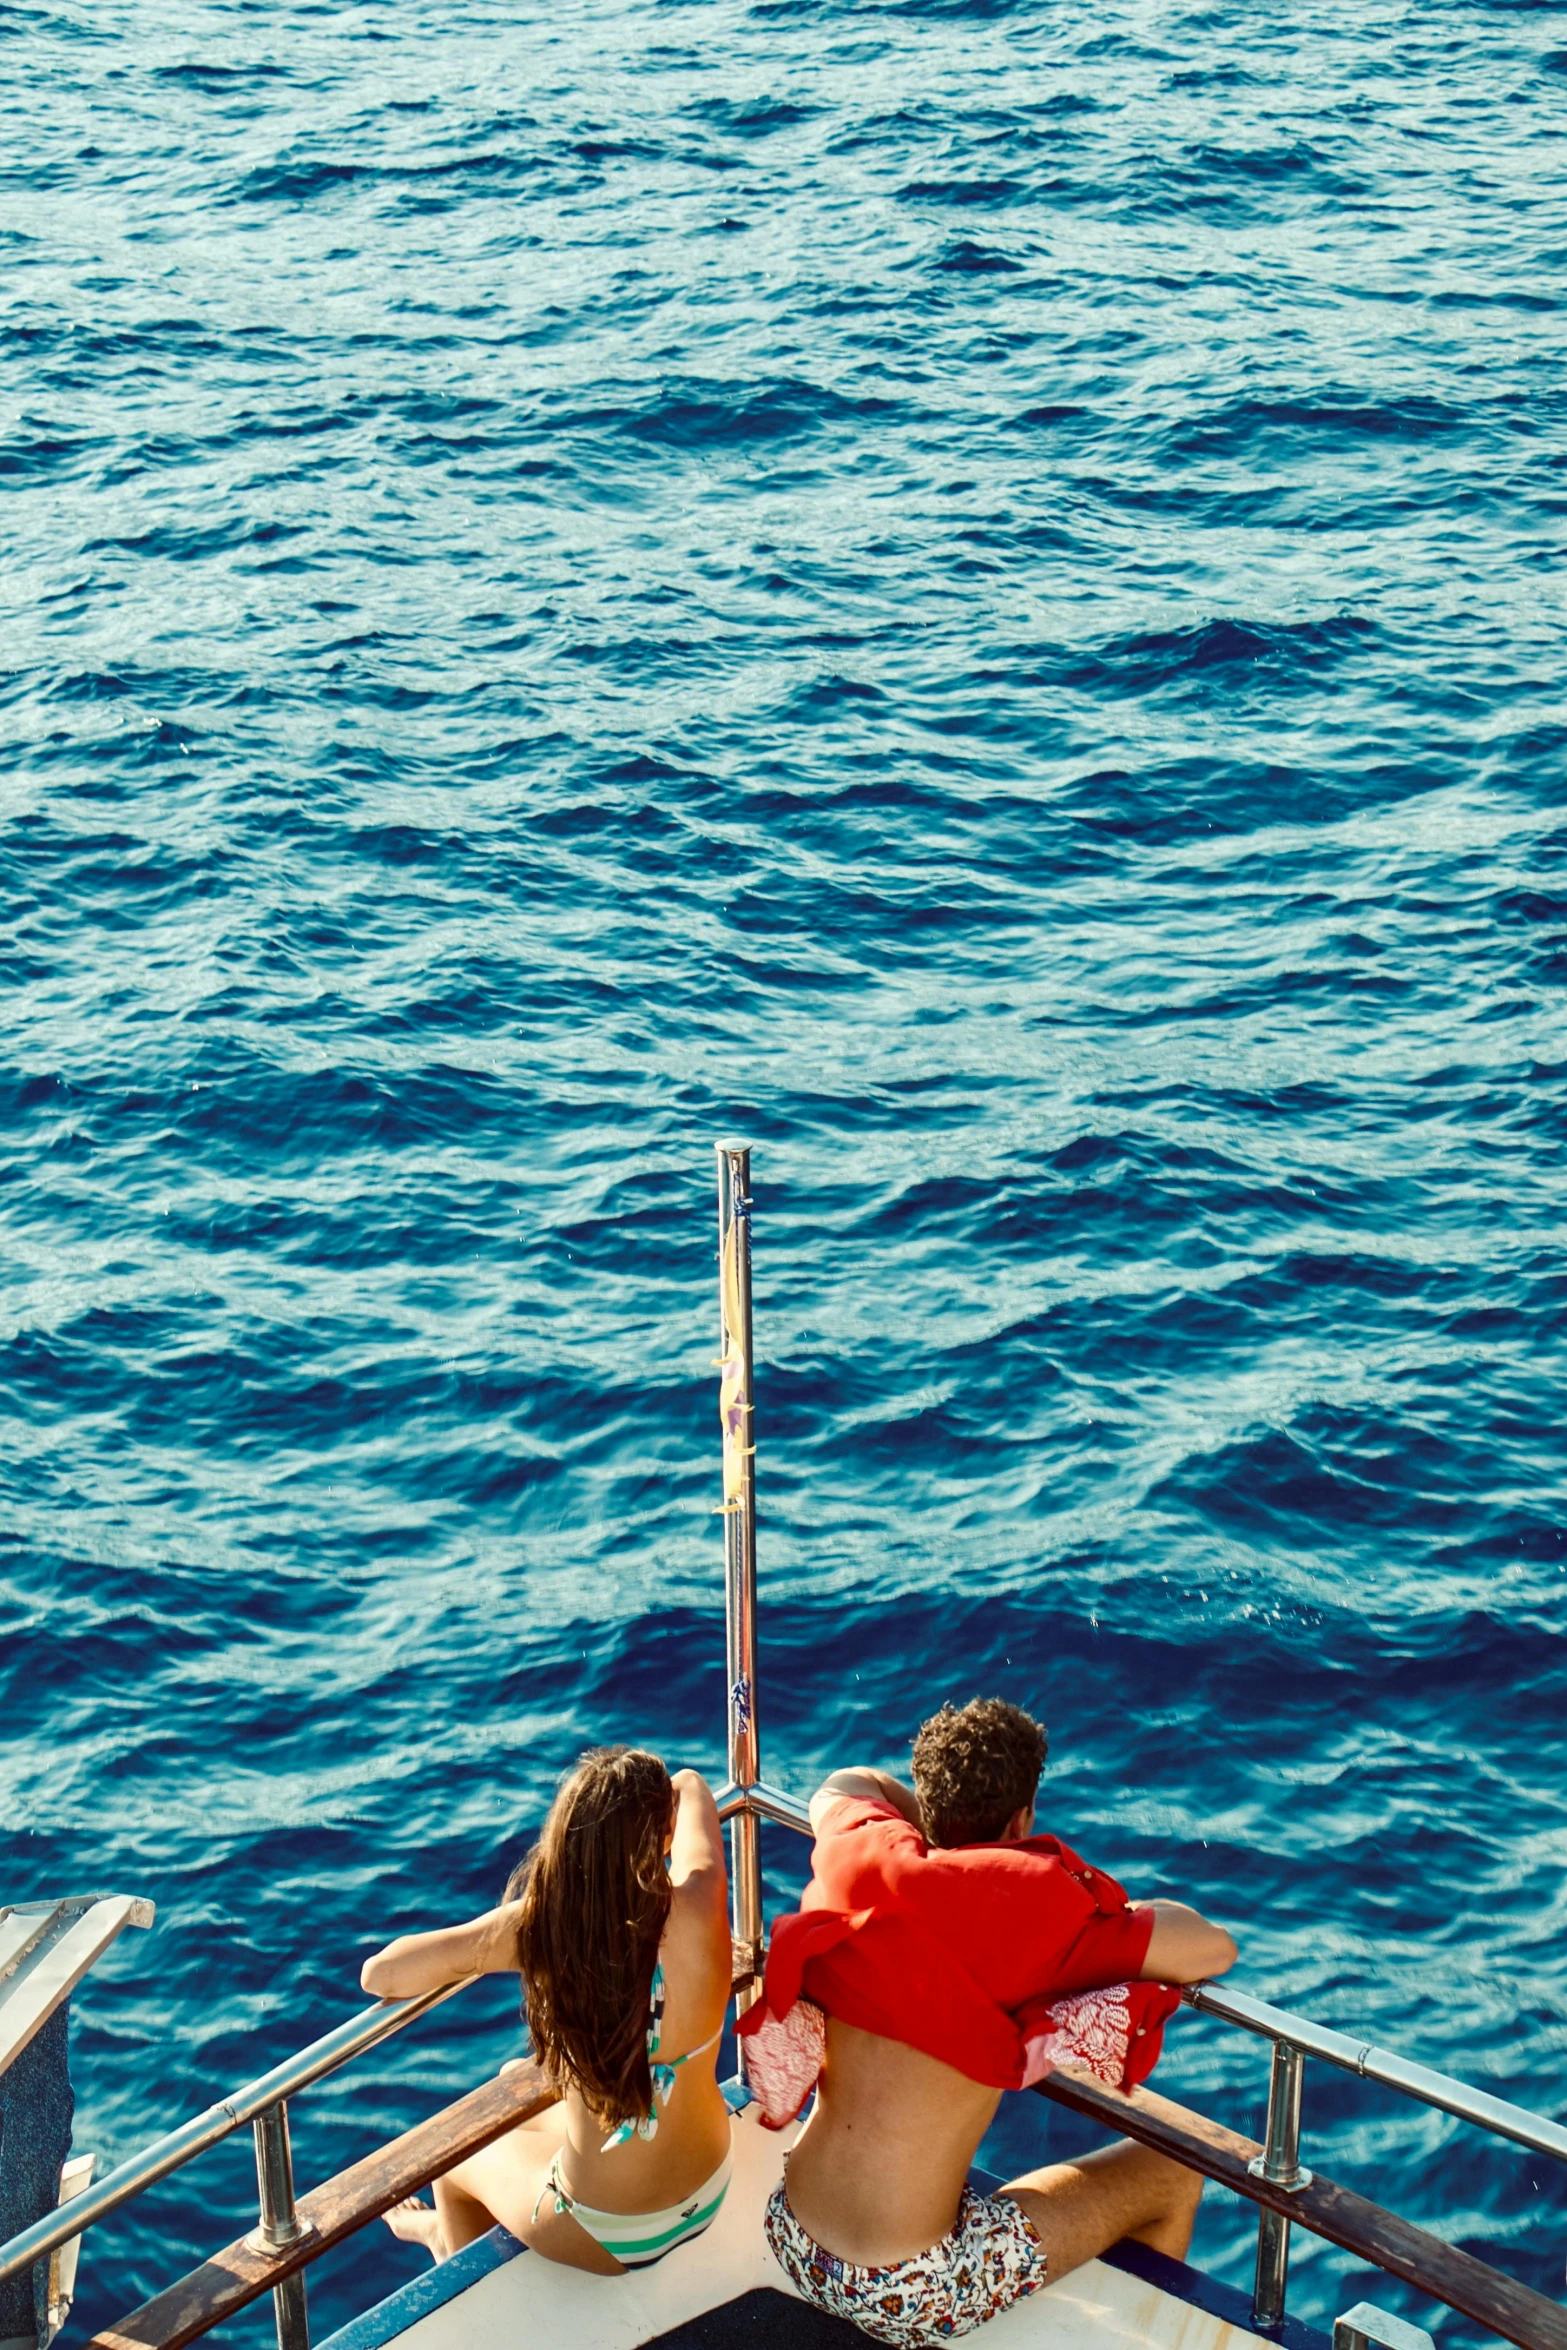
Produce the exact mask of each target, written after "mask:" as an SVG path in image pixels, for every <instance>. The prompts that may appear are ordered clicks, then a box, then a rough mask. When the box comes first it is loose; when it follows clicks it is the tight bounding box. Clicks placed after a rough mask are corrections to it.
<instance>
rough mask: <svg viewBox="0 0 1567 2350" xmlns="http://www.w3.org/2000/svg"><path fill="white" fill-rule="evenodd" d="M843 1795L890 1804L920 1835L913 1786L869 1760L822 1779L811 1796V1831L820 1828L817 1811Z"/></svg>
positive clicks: (922, 1825)
mask: <svg viewBox="0 0 1567 2350" xmlns="http://www.w3.org/2000/svg"><path fill="white" fill-rule="evenodd" d="M845 1795H848V1796H851V1797H853V1798H854V1800H855V1801H857V1802H860V1803H886V1804H890V1805H891V1807H892V1809H893V1810H894V1811H895V1812H897V1813H898V1814H899V1815H900V1816H901V1817H902V1818H903V1819H906V1820H907V1821H908V1823H909V1825H910V1827H912V1828H918V1829H919V1831H920V1834H921V1835H922V1836H923V1834H924V1833H925V1825H924V1822H923V1821H922V1820H921V1818H920V1807H919V1798H918V1797H917V1796H916V1794H915V1792H914V1790H913V1788H912V1787H905V1786H904V1784H903V1782H902V1780H901V1779H895V1778H893V1776H892V1774H891V1773H890V1772H889V1771H878V1770H874V1769H872V1767H871V1765H870V1764H869V1763H854V1764H852V1765H851V1766H850V1768H849V1769H848V1770H844V1771H834V1772H833V1773H832V1775H831V1777H830V1778H826V1779H824V1780H823V1781H822V1783H821V1785H820V1786H819V1787H818V1788H817V1790H816V1793H815V1794H814V1795H813V1796H812V1797H811V1827H812V1829H813V1830H814V1831H817V1832H819V1831H820V1827H821V1814H822V1813H823V1812H824V1811H825V1810H826V1808H827V1806H828V1804H830V1803H836V1802H837V1801H838V1800H839V1798H840V1797H841V1796H845Z"/></svg>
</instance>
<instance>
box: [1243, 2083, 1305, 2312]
mask: <svg viewBox="0 0 1567 2350" xmlns="http://www.w3.org/2000/svg"><path fill="white" fill-rule="evenodd" d="M1304 2072H1305V2059H1304V2057H1303V2056H1302V2055H1301V2053H1300V2050H1299V2049H1298V2048H1291V2047H1289V2046H1287V2045H1286V2043H1285V2042H1284V2041H1282V2040H1278V2041H1275V2042H1274V2047H1273V2069H1272V2072H1271V2073H1270V2075H1269V2078H1268V2134H1267V2139H1266V2142H1265V2144H1264V2146H1263V2150H1262V2152H1261V2154H1259V2155H1257V2156H1255V2157H1254V2159H1253V2160H1252V2161H1251V2162H1250V2163H1249V2164H1248V2166H1247V2167H1248V2169H1249V2170H1250V2171H1251V2172H1252V2175H1253V2176H1254V2177H1255V2178H1259V2179H1266V2180H1267V2181H1268V2183H1269V2184H1270V2186H1274V2187H1283V2188H1284V2189H1285V2190H1286V2192H1287V2193H1290V2194H1295V2193H1298V2191H1299V2190H1300V2189H1301V2188H1302V2187H1309V2186H1310V2184H1311V2173H1310V2171H1309V2170H1306V2169H1305V2168H1304V2167H1303V2166H1302V2163H1301V2159H1300V2092H1301V2081H1302V2077H1303V2075H1304ZM1289 2258H1290V2223H1289V2221H1288V2220H1287V2219H1285V2218H1283V2217H1282V2216H1281V2215H1280V2214H1279V2213H1278V2212H1276V2211H1260V2212H1259V2213H1258V2214H1257V2281H1256V2286H1255V2289H1254V2290H1253V2293H1252V2302H1251V2315H1252V2323H1253V2324H1254V2325H1258V2326H1276V2325H1278V2324H1279V2323H1280V2322H1281V2320H1282V2319H1283V2316H1284V2295H1285V2286H1286V2282H1287V2280H1288V2276H1289Z"/></svg>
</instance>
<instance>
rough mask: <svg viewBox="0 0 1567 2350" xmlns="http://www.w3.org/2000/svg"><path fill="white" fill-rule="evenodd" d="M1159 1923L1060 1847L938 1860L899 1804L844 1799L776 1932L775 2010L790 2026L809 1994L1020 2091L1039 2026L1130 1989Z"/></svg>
mask: <svg viewBox="0 0 1567 2350" xmlns="http://www.w3.org/2000/svg"><path fill="white" fill-rule="evenodd" d="M1153 1923H1154V1921H1153V1914H1152V1912H1151V1911H1148V1910H1144V1911H1143V1912H1141V1913H1140V1914H1139V1913H1137V1912H1134V1911H1133V1909H1132V1907H1131V1905H1130V1903H1129V1902H1128V1900H1127V1898H1126V1895H1125V1893H1124V1892H1123V1891H1122V1889H1121V1887H1120V1886H1119V1885H1118V1884H1117V1883H1116V1881H1115V1879H1114V1878H1113V1877H1108V1876H1106V1875H1105V1873H1104V1871H1103V1870H1102V1869H1095V1868H1090V1867H1089V1865H1088V1863H1087V1862H1086V1861H1083V1860H1080V1859H1079V1858H1078V1856H1077V1854H1076V1853H1075V1852H1073V1851H1072V1850H1071V1849H1070V1848H1069V1847H1068V1846H1067V1845H1065V1844H1062V1843H1060V1842H1059V1841H1058V1839H1057V1838H1056V1837H1054V1836H1031V1837H1029V1839H1028V1841H1027V1842H1026V1843H1023V1844H970V1845H964V1846H961V1847H959V1848H958V1849H957V1850H955V1851H951V1852H948V1851H942V1850H941V1849H939V1848H937V1849H934V1850H933V1849H932V1848H931V1847H930V1846H929V1845H927V1844H926V1842H925V1839H924V1837H923V1836H922V1835H921V1834H920V1832H919V1830H918V1829H917V1828H915V1827H913V1826H911V1825H910V1823H909V1822H908V1821H907V1820H905V1819H903V1818H902V1817H901V1816H900V1815H899V1814H898V1813H897V1812H895V1811H894V1810H893V1809H892V1808H891V1806H890V1805H887V1804H885V1803H880V1802H876V1801H874V1800H870V1799H867V1798H864V1797H859V1796H848V1795H845V1796H839V1797H837V1798H836V1799H835V1800H834V1801H833V1802H832V1803H831V1804H830V1805H829V1807H828V1808H827V1809H826V1811H825V1812H824V1814H823V1815H822V1824H821V1827H820V1829H819V1830H818V1833H817V1837H816V1848H815V1851H814V1853H813V1855H812V1861H811V1882H810V1884H809V1885H808V1886H807V1887H806V1891H805V1897H804V1899H803V1901H802V1903H801V1906H800V1908H799V1910H798V1911H797V1912H795V1914H794V1915H792V1916H790V1917H785V1918H780V1919H779V1920H778V1922H777V1924H776V1926H775V1927H774V1929H773V1938H772V1945H771V1948H770V1950H769V1952H768V1960H767V1996H766V2005H767V2007H768V2009H770V2010H771V2012H772V2013H773V2014H774V2015H776V2016H783V2015H786V2014H787V2013H788V2011H789V2009H790V2008H791V2007H792V2006H793V2005H794V2002H795V2000H796V1999H797V1998H798V1997H799V1996H800V1994H801V1992H802V1991H803V1992H804V1993H805V1995H806V1996H807V1997H808V1998H810V1999H812V2000H814V2001H815V2002H816V2004H817V2005H818V2006H819V2007H821V2008H824V2009H825V2010H826V2012H827V2014H828V2015H830V2016H837V2017H839V2018H841V2019H842V2021H843V2022H845V2023H849V2024H857V2025H859V2026H860V2028H861V2029H862V2030H864V2031H867V2032H879V2033H881V2034H882V2036H883V2037H884V2038H886V2039H889V2040H903V2041H906V2042H907V2043H908V2044H909V2045H910V2046H911V2047H915V2048H922V2049H924V2050H925V2051H926V2053H927V2054H928V2055H930V2056H935V2057H939V2058H940V2059H941V2060H942V2062H943V2063H946V2064H950V2065H952V2066H954V2067H955V2069H956V2070H957V2071H959V2072H961V2073H966V2074H967V2075H968V2077H969V2079H970V2080H975V2081H984V2082H986V2083H989V2084H991V2085H993V2086H994V2087H996V2088H1002V2089H1009V2088H1016V2087H1017V2086H1018V2085H1019V2083H1020V2081H1021V2079H1022V2077H1023V2069H1024V2054H1023V2042H1024V2036H1025V2031H1026V2027H1027V2026H1028V2024H1029V2022H1030V2020H1031V2016H1032V2013H1033V2012H1034V2011H1038V2010H1040V2009H1042V2008H1044V2007H1046V2006H1048V2005H1049V2003H1050V2002H1051V2001H1052V2000H1057V1999H1063V1998H1065V1997H1067V1996H1068V1995H1069V1994H1070V1993H1072V1992H1076V1991H1089V1990H1098V1989H1100V1988H1102V1987H1103V1986H1105V1985H1107V1984H1111V1983H1125V1982H1135V1980H1136V1979H1137V1976H1138V1974H1139V1973H1140V1971H1141V1969H1142V1964H1143V1961H1144V1959H1145V1958H1146V1957H1147V1955H1148V1945H1149V1942H1150V1941H1151V1939H1152V1937H1153ZM753 2012H755V2011H753Z"/></svg>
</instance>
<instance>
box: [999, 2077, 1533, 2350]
mask: <svg viewBox="0 0 1567 2350" xmlns="http://www.w3.org/2000/svg"><path fill="white" fill-rule="evenodd" d="M1039 2089H1040V2094H1041V2096H1044V2097H1049V2098H1051V2099H1052V2100H1053V2101H1054V2102H1055V2103H1056V2104H1057V2105H1064V2106H1067V2107H1068V2108H1069V2109H1070V2110H1071V2111H1072V2112H1073V2113H1080V2114H1083V2115H1085V2116H1086V2118H1087V2119H1088V2120H1090V2121H1094V2122H1099V2123H1102V2124H1103V2125H1104V2127H1105V2128H1106V2129H1111V2130H1117V2131H1119V2132H1120V2134H1121V2135H1122V2137H1125V2138H1136V2139H1138V2140H1140V2141H1141V2143H1142V2144H1143V2145H1144V2146H1152V2147H1153V2148H1154V2149H1155V2150H1156V2151H1157V2152H1158V2153H1160V2154H1168V2155H1171V2156H1172V2157H1173V2158H1174V2160H1175V2161H1177V2162H1182V2163H1185V2165H1186V2166H1187V2168H1188V2169H1189V2170H1198V2171H1201V2172H1202V2173H1203V2175H1204V2177H1205V2178H1210V2179H1216V2180H1217V2181H1218V2182H1219V2184H1220V2186H1223V2187H1229V2188H1232V2189H1233V2190H1234V2192H1235V2193H1236V2194H1237V2195H1244V2196H1246V2197H1247V2198H1248V2199H1249V2200H1250V2201H1251V2202H1253V2203H1260V2204H1263V2205H1265V2206H1266V2208H1267V2209H1268V2210H1269V2211H1276V2212H1279V2213H1280V2214H1281V2215H1282V2216H1283V2217H1284V2218H1285V2219H1291V2220H1294V2221H1295V2222H1296V2223H1297V2224H1298V2225H1299V2226H1300V2227H1303V2228H1307V2229H1309V2230H1310V2232H1311V2233H1312V2234H1313V2235H1315V2236H1325V2237H1326V2238H1327V2240H1328V2242H1329V2243H1330V2244H1337V2245H1340V2246H1341V2247H1342V2248H1343V2250H1344V2251H1346V2252H1352V2253H1354V2254H1355V2256H1356V2258H1357V2259H1360V2260H1365V2261H1369V2262H1370V2263H1371V2264H1372V2265H1373V2266H1374V2267H1376V2268H1380V2269H1385V2270H1386V2271H1387V2272H1388V2274H1389V2275H1390V2276H1395V2277H1402V2278H1403V2280H1404V2282H1405V2283H1406V2284H1409V2285H1413V2286H1414V2287H1415V2289H1416V2291H1417V2292H1420V2293H1427V2294H1429V2295H1430V2297H1431V2299H1432V2300H1433V2301H1445V2302H1446V2303H1447V2305H1448V2307H1449V2309H1458V2310H1462V2312H1463V2313H1464V2315H1465V2316H1466V2317H1472V2318H1474V2319H1475V2320H1476V2322H1477V2323H1478V2324H1480V2325H1482V2326H1484V2327H1486V2329H1487V2330H1488V2331H1489V2332H1491V2333H1493V2334H1500V2335H1501V2336H1502V2338H1503V2339H1504V2340H1505V2341H1508V2342H1516V2343H1517V2344H1518V2346H1519V2350H1567V2309H1564V2308H1563V2307H1562V2306H1561V2304H1560V2302H1557V2301H1548V2300H1547V2299H1546V2297H1545V2295H1544V2294H1543V2293H1536V2292H1534V2291H1533V2290H1532V2289H1531V2288H1530V2287H1529V2286H1528V2285H1521V2284H1519V2283H1518V2281H1517V2279H1516V2278H1514V2277H1509V2276H1504V2275H1503V2274H1502V2272H1501V2270H1500V2269H1495V2268H1488V2267H1487V2266H1486V2264H1485V2262H1484V2261H1483V2260H1476V2259H1475V2257H1474V2255H1473V2254H1472V2253H1469V2252H1460V2251H1459V2249H1458V2247H1457V2246H1456V2245H1454V2244H1444V2243H1443V2242H1442V2240H1441V2238H1440V2237H1439V2236H1433V2235H1430V2234H1428V2233H1427V2231H1426V2230H1425V2229H1424V2228H1417V2227H1416V2226H1415V2225H1414V2223H1413V2221H1411V2220H1407V2219H1400V2218H1398V2216H1397V2215H1396V2213H1394V2212H1391V2211H1384V2210H1383V2209H1382V2206H1381V2205H1380V2204H1379V2203H1371V2202H1368V2201H1367V2199H1366V2197H1365V2196H1364V2195H1357V2194H1355V2193H1354V2192H1353V2191H1352V2190H1351V2189H1350V2188H1348V2187H1340V2186H1337V2185H1336V2184H1335V2183H1334V2181H1333V2180H1332V2179H1325V2178H1323V2176H1322V2175H1321V2173H1320V2172H1318V2173H1317V2175H1316V2176H1315V2177H1314V2178H1313V2179H1312V2181H1311V2184H1310V2185H1309V2186H1306V2187H1300V2188H1296V2189H1294V2190H1293V2191H1290V2190H1286V2189H1285V2188H1283V2187H1275V2186H1272V2185H1270V2184H1269V2182H1268V2181H1267V2180H1266V2179H1259V2178H1254V2177H1253V2176H1252V2174H1251V2172H1250V2171H1249V2170H1248V2169H1247V2167H1246V2166H1247V2164H1248V2163H1249V2162H1250V2161H1251V2160H1252V2158H1253V2156H1255V2155H1257V2154H1260V2153H1261V2151H1262V2149H1261V2147H1260V2146H1259V2145H1258V2144H1257V2143H1256V2141H1255V2139H1252V2138H1242V2137H1241V2136H1239V2135H1238V2133H1237V2132H1236V2131H1234V2130H1227V2129H1225V2128H1224V2127H1223V2126H1222V2124H1220V2123H1218V2122H1213V2121H1209V2120H1208V2118H1207V2116H1206V2115H1205V2114H1201V2113H1192V2112H1191V2111H1190V2110H1189V2109H1188V2108H1187V2107H1186V2106H1184V2105H1174V2104H1172V2103H1171V2101H1170V2100H1169V2098H1167V2097H1157V2096H1155V2095H1154V2093H1153V2091H1152V2090H1151V2089H1134V2090H1132V2091H1131V2093H1130V2094H1127V2093H1125V2092H1123V2091H1121V2090H1119V2089H1106V2088H1104V2087H1103V2086H1102V2085H1101V2083H1099V2082H1098V2081H1095V2080H1093V2079H1091V2078H1090V2077H1089V2076H1088V2075H1087V2074H1084V2073H1067V2072H1058V2073H1054V2074H1052V2075H1051V2077H1050V2079H1049V2080H1048V2081H1042V2082H1041V2083H1040V2084H1039Z"/></svg>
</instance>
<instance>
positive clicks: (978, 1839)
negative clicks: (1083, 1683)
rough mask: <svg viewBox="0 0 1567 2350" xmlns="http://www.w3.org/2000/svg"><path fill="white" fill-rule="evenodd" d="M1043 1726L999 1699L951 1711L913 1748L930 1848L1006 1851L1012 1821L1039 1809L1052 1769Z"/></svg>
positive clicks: (934, 1718) (923, 1731) (923, 1730)
mask: <svg viewBox="0 0 1567 2350" xmlns="http://www.w3.org/2000/svg"><path fill="white" fill-rule="evenodd" d="M1048 1750H1049V1740H1048V1739H1047V1738H1046V1736H1045V1731H1044V1725H1043V1724H1042V1723H1040V1722H1036V1721H1035V1719H1034V1717H1033V1715H1032V1714H1026V1713H1024V1711H1023V1709H1022V1707H1021V1706H1019V1705H1008V1704H1007V1702H1006V1700H1005V1699H1004V1698H1000V1697H971V1698H970V1699H969V1702H968V1704H967V1705H957V1706H955V1705H944V1706H943V1707H942V1709H941V1711H940V1713H938V1714H932V1715H931V1717H930V1720H929V1721H928V1722H924V1723H922V1724H921V1726H920V1731H919V1735H918V1736H917V1737H916V1739H915V1741H914V1792H915V1794H916V1795H917V1796H918V1797H919V1799H920V1813H921V1816H922V1818H923V1820H924V1822H925V1841H926V1843H927V1844H935V1845H940V1846H941V1847H942V1848H943V1849H945V1850H950V1849H951V1848H952V1847H953V1846H954V1845H958V1844H999V1843H1000V1841H1001V1838H1002V1835H1003V1833H1004V1831H1005V1829H1006V1825H1007V1822H1008V1820H1010V1819H1011V1818H1012V1817H1013V1815H1014V1814H1015V1813H1017V1812H1020V1811H1022V1810H1024V1809H1025V1808H1026V1807H1027V1806H1028V1805H1030V1804H1032V1802H1033V1800H1034V1797H1035V1795H1036V1793H1037V1792H1038V1788H1039V1774H1040V1772H1041V1771H1042V1770H1043V1769H1044V1767H1045V1755H1046V1753H1047V1752H1048Z"/></svg>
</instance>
